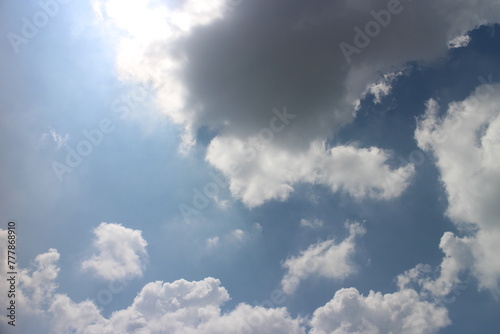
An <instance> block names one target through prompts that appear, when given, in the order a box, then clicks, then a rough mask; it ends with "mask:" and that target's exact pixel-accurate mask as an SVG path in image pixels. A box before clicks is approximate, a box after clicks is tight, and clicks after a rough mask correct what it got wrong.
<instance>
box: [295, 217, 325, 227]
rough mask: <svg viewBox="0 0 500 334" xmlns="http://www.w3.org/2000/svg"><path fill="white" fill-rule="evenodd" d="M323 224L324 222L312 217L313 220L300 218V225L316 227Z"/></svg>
mask: <svg viewBox="0 0 500 334" xmlns="http://www.w3.org/2000/svg"><path fill="white" fill-rule="evenodd" d="M324 225H325V223H324V222H323V221H322V220H319V219H314V220H313V221H310V220H307V219H301V220H300V227H305V228H312V229H317V228H320V227H323V226H324Z"/></svg>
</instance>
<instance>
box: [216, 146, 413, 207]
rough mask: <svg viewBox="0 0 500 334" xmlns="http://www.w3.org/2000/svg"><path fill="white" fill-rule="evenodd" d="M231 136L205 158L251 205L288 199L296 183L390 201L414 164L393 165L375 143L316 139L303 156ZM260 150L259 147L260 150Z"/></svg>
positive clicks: (403, 186)
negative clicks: (342, 143)
mask: <svg viewBox="0 0 500 334" xmlns="http://www.w3.org/2000/svg"><path fill="white" fill-rule="evenodd" d="M252 142H253V139H249V140H246V141H242V140H240V139H238V138H235V137H232V138H228V137H217V138H215V139H214V140H212V142H211V143H210V146H209V148H208V151H207V161H209V162H210V163H211V164H212V165H214V166H215V167H217V168H218V169H220V170H222V171H223V172H224V173H226V174H227V175H229V178H230V190H231V193H232V194H233V196H234V197H236V198H239V199H241V200H242V201H243V203H245V204H246V205H247V206H249V207H255V206H258V205H261V204H262V203H264V202H265V201H267V200H270V199H277V200H285V199H286V198H288V196H289V194H290V193H291V192H292V191H293V186H294V184H297V183H300V182H308V183H312V184H323V185H326V186H328V187H329V188H330V189H331V190H332V191H334V192H336V191H343V192H345V193H347V194H349V195H351V196H352V197H354V198H357V199H361V198H365V197H371V198H380V199H390V198H394V197H397V196H399V195H400V194H401V192H403V191H404V190H405V189H406V187H407V186H408V184H409V180H410V178H411V176H412V175H413V173H414V167H413V165H406V166H404V167H400V168H397V169H391V168H390V167H389V166H388V165H387V164H386V162H387V160H388V159H389V154H388V153H387V152H385V151H383V150H380V149H378V148H376V147H370V148H356V147H353V146H336V147H333V148H331V149H326V148H325V146H324V144H323V143H321V142H314V143H313V144H312V145H311V146H310V148H309V149H308V150H307V151H305V152H302V153H300V154H294V153H293V152H290V151H286V150H285V151H284V150H281V149H280V148H278V147H275V146H272V145H267V146H259V145H258V144H257V145H255V144H253V143H252ZM259 149H260V151H259Z"/></svg>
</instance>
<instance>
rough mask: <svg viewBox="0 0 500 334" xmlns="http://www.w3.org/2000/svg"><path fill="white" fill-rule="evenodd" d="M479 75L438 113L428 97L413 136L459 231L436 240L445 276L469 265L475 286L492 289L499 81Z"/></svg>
mask: <svg viewBox="0 0 500 334" xmlns="http://www.w3.org/2000/svg"><path fill="white" fill-rule="evenodd" d="M479 79H480V81H483V82H485V83H486V84H485V85H481V86H479V87H477V89H476V90H475V92H474V93H473V94H472V95H471V96H470V97H468V98H467V99H465V100H464V101H460V102H454V103H451V104H449V105H448V109H447V111H446V113H445V115H444V116H442V117H440V116H438V110H439V106H438V104H437V102H436V101H434V100H430V101H429V102H428V103H427V110H426V113H425V115H424V116H423V117H422V118H421V119H420V120H419V122H418V127H417V130H416V132H415V138H416V140H417V142H418V145H419V146H420V147H421V148H422V149H424V150H427V151H429V152H432V154H433V155H434V156H435V157H436V164H437V166H438V168H439V171H440V174H441V180H442V182H443V185H444V188H445V191H446V193H447V196H448V208H447V212H446V213H447V215H448V216H449V217H450V218H451V219H452V220H453V221H454V222H455V223H456V224H457V226H458V227H459V228H460V230H461V231H462V233H464V234H465V236H464V237H457V236H454V235H453V234H451V233H447V234H445V235H444V236H443V239H442V240H441V248H442V249H443V251H444V252H445V253H446V255H447V257H446V259H445V260H444V261H443V264H442V270H443V271H444V272H445V273H446V272H448V274H447V275H445V276H447V277H448V278H447V280H448V281H454V280H456V278H455V277H456V273H458V272H460V271H463V270H465V269H471V270H472V273H473V274H474V275H475V276H476V277H477V278H478V280H479V283H480V288H482V289H489V290H491V291H493V292H496V293H498V291H499V288H500V285H499V283H500V260H499V258H498V256H497V254H499V251H500V246H499V245H498V242H495V241H494V240H498V239H499V238H500V226H499V224H498V217H499V216H500V207H499V206H498V198H500V170H499V169H498V166H499V165H500V136H499V133H500V110H499V108H498V105H499V103H500V86H498V85H494V84H491V83H488V81H491V77H490V78H489V79H488V80H487V79H485V78H483V77H480V78H479ZM459 269H460V270H459Z"/></svg>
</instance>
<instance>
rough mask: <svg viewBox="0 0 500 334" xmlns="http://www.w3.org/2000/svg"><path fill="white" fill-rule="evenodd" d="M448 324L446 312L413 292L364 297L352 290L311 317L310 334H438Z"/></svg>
mask: <svg viewBox="0 0 500 334" xmlns="http://www.w3.org/2000/svg"><path fill="white" fill-rule="evenodd" d="M449 324H450V320H449V318H448V313H447V311H446V309H445V308H443V307H441V306H436V305H435V304H432V303H430V302H427V301H422V300H421V299H420V296H419V295H418V293H417V292H416V291H415V290H411V289H406V290H402V291H397V292H395V293H392V294H391V293H388V294H382V293H380V292H374V291H370V293H369V294H368V295H367V296H366V297H365V296H363V295H361V294H360V293H359V292H358V290H356V289H354V288H349V289H341V290H339V291H337V292H336V293H335V295H334V297H333V299H332V300H331V301H329V302H328V303H327V304H326V305H325V306H322V307H320V308H318V309H317V310H316V311H315V312H314V314H313V317H312V320H311V326H312V329H311V331H310V332H309V333H310V334H333V333H335V334H347V333H367V334H368V333H400V334H421V333H429V334H431V333H437V332H438V331H439V330H440V329H441V328H443V327H445V326H447V325H449Z"/></svg>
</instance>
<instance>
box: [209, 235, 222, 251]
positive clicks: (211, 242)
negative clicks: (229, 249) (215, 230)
mask: <svg viewBox="0 0 500 334" xmlns="http://www.w3.org/2000/svg"><path fill="white" fill-rule="evenodd" d="M217 245H219V237H217V236H215V237H211V238H208V239H207V247H208V248H214V247H217Z"/></svg>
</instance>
